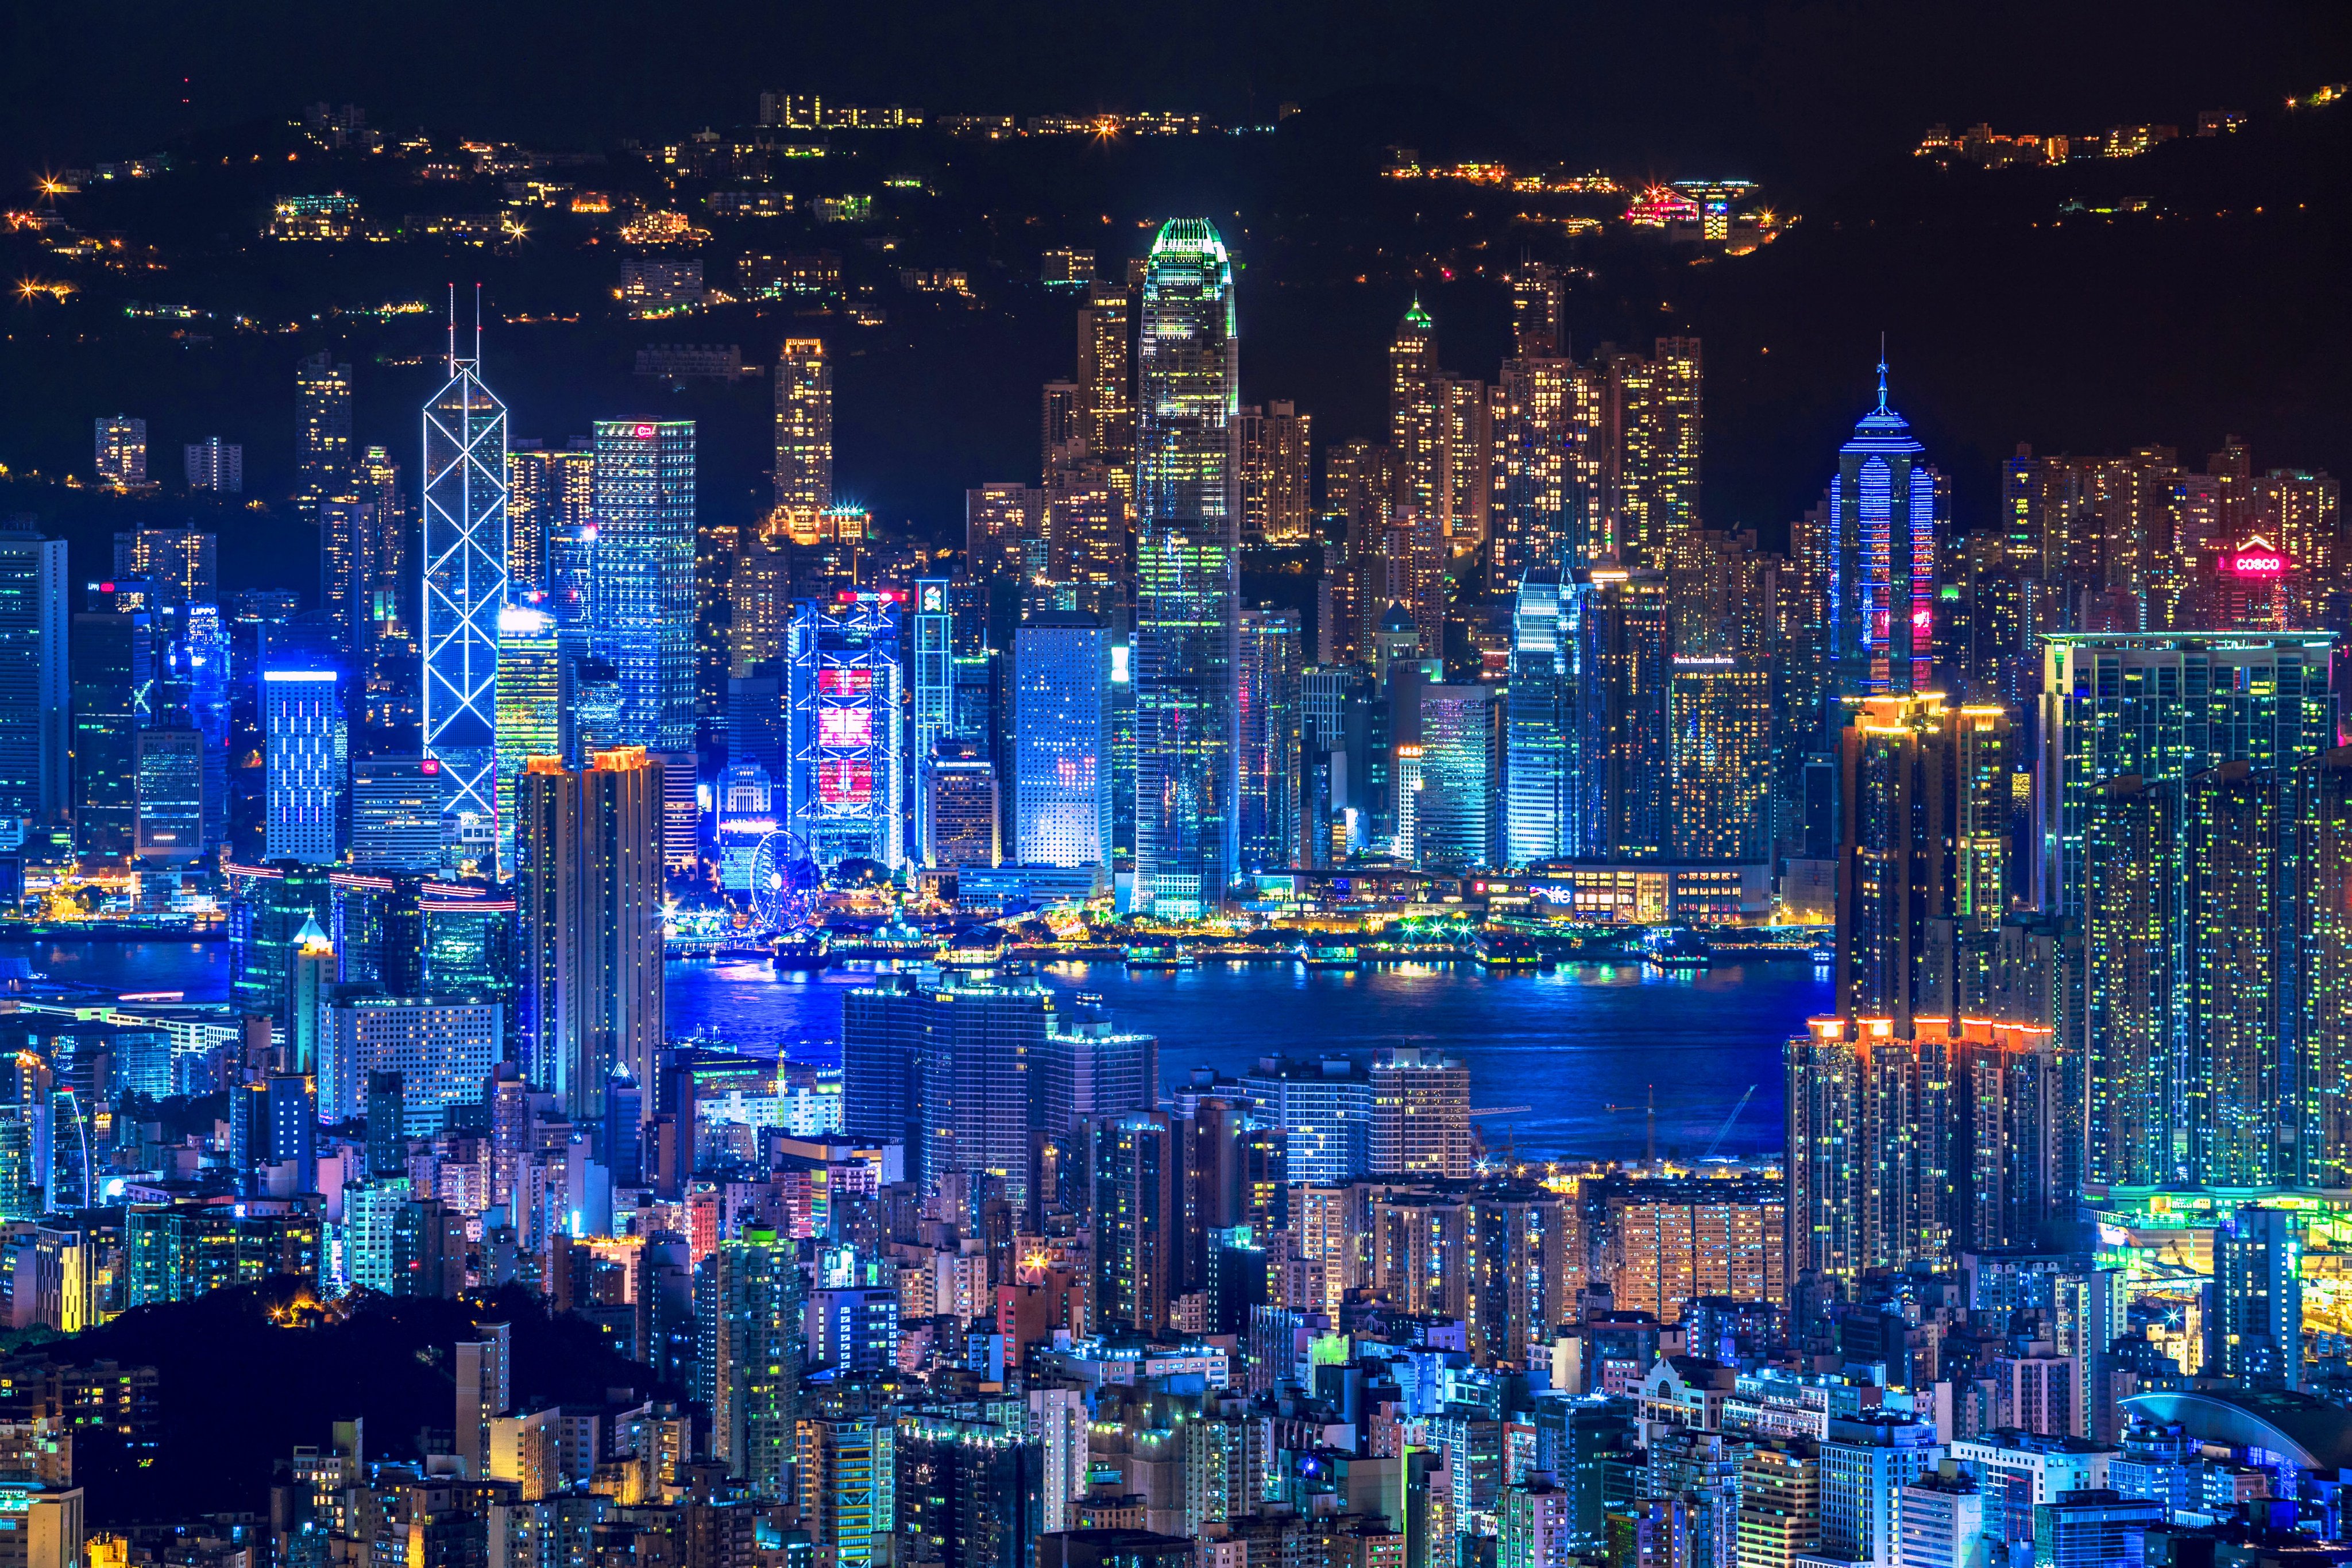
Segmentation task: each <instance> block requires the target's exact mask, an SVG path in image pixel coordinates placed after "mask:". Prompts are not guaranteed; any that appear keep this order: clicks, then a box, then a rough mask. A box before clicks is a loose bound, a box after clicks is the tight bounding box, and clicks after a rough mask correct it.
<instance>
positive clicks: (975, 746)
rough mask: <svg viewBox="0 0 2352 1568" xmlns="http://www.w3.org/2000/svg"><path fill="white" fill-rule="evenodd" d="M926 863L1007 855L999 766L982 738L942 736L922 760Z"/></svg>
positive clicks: (920, 802) (964, 862)
mask: <svg viewBox="0 0 2352 1568" xmlns="http://www.w3.org/2000/svg"><path fill="white" fill-rule="evenodd" d="M917 765H918V769H919V773H918V776H917V778H916V780H915V787H916V791H917V794H916V805H917V806H918V809H919V814H920V816H921V819H922V825H923V826H922V833H923V837H922V839H921V841H920V844H919V847H920V849H921V851H922V857H923V864H924V865H926V866H994V865H996V864H998V863H999V862H1001V861H1002V860H1003V858H1004V837H1003V812H1002V804H1001V801H1000V798H999V796H1000V793H1001V792H1000V791H999V790H998V788H997V783H996V764H995V763H992V762H991V761H989V759H988V757H987V755H986V754H985V753H984V752H982V749H981V744H980V742H977V741H967V740H965V739H963V738H962V737H961V736H957V735H941V736H940V737H938V738H937V739H935V740H934V741H932V742H931V749H930V752H929V754H927V755H926V756H924V757H923V759H922V760H921V762H920V763H918V764H917Z"/></svg>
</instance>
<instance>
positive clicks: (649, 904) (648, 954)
mask: <svg viewBox="0 0 2352 1568" xmlns="http://www.w3.org/2000/svg"><path fill="white" fill-rule="evenodd" d="M661 795H662V767H661V764H660V763H657V762H656V761H655V760H653V759H652V758H651V757H649V756H647V755H646V752H644V750H643V749H641V748H637V747H624V748H620V749H617V750H614V751H608V752H598V753H596V755H595V756H594V757H593V758H592V759H590V762H589V765H588V766H587V767H586V768H585V769H584V770H582V771H579V772H573V771H572V770H571V769H568V768H566V767H565V766H564V765H563V763H562V762H561V761H560V760H559V759H556V758H553V757H533V758H532V759H530V761H529V762H528V763H525V764H524V765H523V772H522V777H521V779H520V783H519V784H518V785H517V788H516V802H517V804H516V818H517V824H516V831H515V863H516V868H515V901H516V920H517V924H518V929H519V930H520V934H521V948H522V951H521V960H520V970H521V972H522V993H521V997H520V1005H521V1008H522V1018H521V1029H520V1035H521V1038H522V1042H523V1062H524V1067H525V1070H526V1072H527V1073H528V1075H529V1077H530V1081H531V1082H532V1083H533V1084H536V1085H539V1086H541V1087H542V1088H544V1089H548V1090H549V1091H550V1092H551V1093H553V1094H555V1095H556V1096H558V1097H559V1098H560V1099H561V1100H562V1104H563V1108H564V1110H565V1113H566V1114H567V1115H569V1116H571V1117H572V1118H573V1119H574V1120H575V1121H576V1120H578V1119H581V1118H583V1117H593V1116H596V1115H599V1114H601V1113H602V1112H603V1110H604V1089H605V1085H606V1084H607V1083H609V1082H610V1081H611V1080H612V1078H613V1075H614V1068H622V1069H625V1071H626V1072H627V1074H628V1076H629V1077H630V1078H632V1079H635V1081H637V1082H638V1083H640V1084H647V1083H651V1082H653V1081H654V1069H655V1068H656V1065H657V1064H656V1059H655V1058H656V1055H657V1054H658V1052H659V1050H660V1048H661V1043H662V1038H663V1034H662V1029H663V1013H662V1007H663V987H662V920H661V898H662V870H661V837H660V821H661V815H660V814H661Z"/></svg>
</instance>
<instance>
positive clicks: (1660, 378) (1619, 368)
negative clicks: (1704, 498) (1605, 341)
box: [1588, 338, 1702, 567]
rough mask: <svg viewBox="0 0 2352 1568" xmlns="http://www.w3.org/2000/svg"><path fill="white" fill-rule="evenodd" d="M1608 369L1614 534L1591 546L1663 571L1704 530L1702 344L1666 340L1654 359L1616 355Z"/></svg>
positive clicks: (1659, 347)
mask: <svg viewBox="0 0 2352 1568" xmlns="http://www.w3.org/2000/svg"><path fill="white" fill-rule="evenodd" d="M1606 369H1607V374H1608V383H1607V387H1606V390H1605V393H1604V397H1605V399H1606V404H1605V416H1606V417H1607V419H1608V421H1609V426H1610V431H1611V435H1612V451H1611V454H1610V461H1611V463H1612V493H1613V499H1612V503H1611V507H1610V510H1611V523H1612V531H1611V535H1610V538H1609V540H1608V541H1607V542H1606V543H1605V544H1604V543H1603V542H1601V541H1600V540H1598V539H1594V540H1591V542H1590V543H1589V545H1588V547H1589V548H1591V550H1593V551H1594V552H1596V553H1597V552H1603V551H1606V552H1611V553H1614V554H1616V555H1618V556H1619V557H1620V558H1622V559H1623V560H1625V561H1628V562H1636V563H1640V564H1643V565H1645V566H1658V567H1663V566H1664V564H1665V563H1666V559H1667V557H1668V555H1669V554H1670V553H1671V552H1672V551H1673V549H1674V545H1675V541H1676V540H1678V539H1679V538H1681V537H1682V535H1683V534H1685V532H1688V531H1691V530H1693V529H1695V528H1697V527H1698V526H1699V457H1700V448H1701V445H1702V441H1701V437H1702V426H1701V414H1702V405H1701V390H1702V384H1701V375H1700V365H1699V341H1698V340H1697V339H1696V338H1660V339H1659V340H1658V342H1657V351H1656V353H1655V354H1654V356H1653V357H1652V358H1650V359H1646V360H1645V359H1643V358H1641V357H1640V356H1638V355H1635V354H1617V355H1614V356H1612V357H1610V358H1609V359H1608V360H1607V361H1606Z"/></svg>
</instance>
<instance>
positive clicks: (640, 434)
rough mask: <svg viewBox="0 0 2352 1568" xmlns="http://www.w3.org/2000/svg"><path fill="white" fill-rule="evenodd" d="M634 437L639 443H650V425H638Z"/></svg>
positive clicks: (652, 431) (652, 429)
mask: <svg viewBox="0 0 2352 1568" xmlns="http://www.w3.org/2000/svg"><path fill="white" fill-rule="evenodd" d="M636 435H637V439H638V440H640V441H650V440H652V439H653V438H654V427H653V426H650V425H640V426H637V431H636Z"/></svg>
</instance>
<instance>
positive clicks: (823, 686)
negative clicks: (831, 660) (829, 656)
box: [816, 666, 874, 697]
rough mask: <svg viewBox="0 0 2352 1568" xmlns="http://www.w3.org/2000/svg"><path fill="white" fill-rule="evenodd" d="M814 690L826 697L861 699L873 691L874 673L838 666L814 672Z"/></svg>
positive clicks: (867, 670)
mask: <svg viewBox="0 0 2352 1568" xmlns="http://www.w3.org/2000/svg"><path fill="white" fill-rule="evenodd" d="M816 689H817V690H818V691H820V692H822V693H823V694H824V695H825V696H827V697H863V696H865V695H866V693H867V692H869V691H871V690H873V689H874V672H873V671H872V670H870V669H861V668H856V667H854V666H853V667H850V668H840V667H838V666H835V667H830V668H824V669H820V670H818V671H817V672H816Z"/></svg>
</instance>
